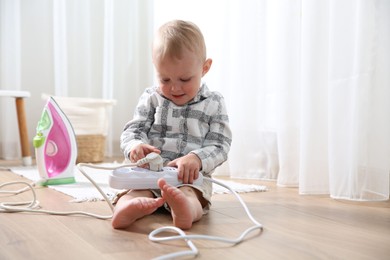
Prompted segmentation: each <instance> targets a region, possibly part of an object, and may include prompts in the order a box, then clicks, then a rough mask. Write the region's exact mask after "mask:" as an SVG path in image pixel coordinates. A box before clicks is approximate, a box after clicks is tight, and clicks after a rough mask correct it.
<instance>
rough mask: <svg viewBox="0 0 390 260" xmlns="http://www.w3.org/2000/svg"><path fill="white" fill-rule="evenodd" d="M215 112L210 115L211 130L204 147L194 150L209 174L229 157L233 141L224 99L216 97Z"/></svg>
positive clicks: (203, 169) (205, 171)
mask: <svg viewBox="0 0 390 260" xmlns="http://www.w3.org/2000/svg"><path fill="white" fill-rule="evenodd" d="M214 101H215V103H214V108H215V113H214V114H213V115H211V117H210V128H209V129H210V130H209V132H208V133H207V134H206V136H205V139H204V142H203V147H202V148H200V149H197V150H194V151H192V152H191V153H194V154H196V155H197V156H198V157H199V159H200V160H201V161H202V172H203V173H205V174H208V173H210V172H212V171H213V170H214V169H215V168H216V167H218V166H219V165H221V164H222V163H223V162H225V161H226V160H227V158H228V153H229V150H230V146H231V142H232V132H231V129H230V126H229V117H228V115H227V110H226V106H225V102H224V99H223V97H222V96H221V95H217V96H216V97H215V98H214Z"/></svg>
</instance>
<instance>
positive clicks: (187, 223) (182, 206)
mask: <svg viewBox="0 0 390 260" xmlns="http://www.w3.org/2000/svg"><path fill="white" fill-rule="evenodd" d="M158 186H159V187H160V189H161V191H162V197H163V198H164V200H165V201H166V202H167V203H168V205H169V207H170V208H171V212H172V218H173V224H174V225H175V226H176V227H178V228H181V229H189V228H191V227H192V223H193V222H195V221H197V220H199V219H200V218H201V217H202V215H203V211H202V206H201V204H200V202H199V200H198V197H197V196H196V194H195V192H194V191H193V189H192V188H191V187H183V188H182V189H183V190H180V189H178V188H176V187H173V186H171V185H169V184H167V183H166V181H165V180H164V179H159V180H158Z"/></svg>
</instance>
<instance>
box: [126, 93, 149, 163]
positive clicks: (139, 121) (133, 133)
mask: <svg viewBox="0 0 390 260" xmlns="http://www.w3.org/2000/svg"><path fill="white" fill-rule="evenodd" d="M154 111H155V108H154V107H153V105H152V98H151V93H150V91H148V90H147V91H145V92H144V93H143V94H142V95H141V97H140V99H139V101H138V104H137V106H136V108H135V112H134V116H133V119H132V120H131V121H129V122H128V123H127V124H126V125H125V127H124V130H123V132H122V134H121V142H120V143H121V149H122V151H123V154H124V156H125V158H129V153H130V151H131V149H132V148H133V147H134V146H136V145H138V144H141V143H148V136H147V133H148V132H149V130H150V127H151V126H152V123H153V121H154Z"/></svg>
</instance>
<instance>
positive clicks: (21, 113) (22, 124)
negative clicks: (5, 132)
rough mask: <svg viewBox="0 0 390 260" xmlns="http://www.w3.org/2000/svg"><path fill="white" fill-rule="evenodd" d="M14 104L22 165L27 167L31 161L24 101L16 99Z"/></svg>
mask: <svg viewBox="0 0 390 260" xmlns="http://www.w3.org/2000/svg"><path fill="white" fill-rule="evenodd" d="M15 102H16V112H17V115H18V125H19V136H20V146H21V148H22V157H23V165H25V166H28V165H31V164H32V161H31V151H30V143H29V139H28V131H27V120H26V111H25V109H24V99H23V98H20V97H17V98H16V99H15Z"/></svg>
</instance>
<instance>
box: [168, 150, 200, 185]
mask: <svg viewBox="0 0 390 260" xmlns="http://www.w3.org/2000/svg"><path fill="white" fill-rule="evenodd" d="M168 166H171V167H177V170H178V172H179V174H178V179H179V180H181V181H182V182H183V183H190V184H191V183H193V182H194V180H196V179H197V178H198V177H199V170H200V169H201V167H202V162H201V161H200V159H199V157H198V156H196V155H195V154H193V153H189V154H187V155H185V156H183V157H180V158H177V159H175V160H173V161H171V162H169V163H168Z"/></svg>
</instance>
